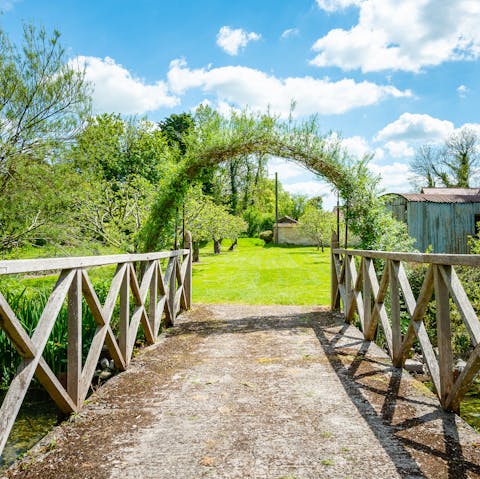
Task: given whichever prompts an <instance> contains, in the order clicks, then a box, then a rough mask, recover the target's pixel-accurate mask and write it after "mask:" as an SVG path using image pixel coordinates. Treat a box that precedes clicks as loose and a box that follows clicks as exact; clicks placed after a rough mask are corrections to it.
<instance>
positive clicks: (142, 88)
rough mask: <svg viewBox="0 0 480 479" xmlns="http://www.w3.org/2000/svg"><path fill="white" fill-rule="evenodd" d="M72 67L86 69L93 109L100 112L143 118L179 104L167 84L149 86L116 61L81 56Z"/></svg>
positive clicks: (158, 83) (73, 62) (107, 58)
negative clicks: (133, 115) (91, 93)
mask: <svg viewBox="0 0 480 479" xmlns="http://www.w3.org/2000/svg"><path fill="white" fill-rule="evenodd" d="M71 64H72V65H75V66H76V65H78V66H79V67H80V68H83V67H84V68H85V76H86V79H87V80H88V81H90V82H92V84H93V87H94V91H93V108H94V110H95V111H97V112H119V113H124V114H143V113H146V112H149V111H154V110H157V109H159V108H161V107H173V106H175V105H177V104H178V103H179V99H178V98H177V97H175V96H172V95H171V94H170V93H169V92H168V86H167V84H166V83H165V82H163V81H158V82H156V83H154V84H152V85H149V84H146V83H145V82H144V81H143V80H141V79H140V78H136V77H134V76H133V75H132V74H131V73H130V72H129V71H128V70H127V69H126V68H125V67H123V66H122V65H119V64H118V63H116V62H115V60H113V59H112V58H109V57H105V58H104V59H102V58H97V57H86V56H79V57H77V58H76V59H74V60H72V61H71Z"/></svg>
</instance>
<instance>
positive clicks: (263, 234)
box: [258, 230, 273, 243]
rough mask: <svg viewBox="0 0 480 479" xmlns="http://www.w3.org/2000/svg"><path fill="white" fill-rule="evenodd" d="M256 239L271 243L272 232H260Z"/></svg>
mask: <svg viewBox="0 0 480 479" xmlns="http://www.w3.org/2000/svg"><path fill="white" fill-rule="evenodd" d="M258 237H259V238H260V239H262V240H263V241H265V243H271V242H272V241H273V231H272V230H266V231H262V232H261V233H260V234H259V235H258Z"/></svg>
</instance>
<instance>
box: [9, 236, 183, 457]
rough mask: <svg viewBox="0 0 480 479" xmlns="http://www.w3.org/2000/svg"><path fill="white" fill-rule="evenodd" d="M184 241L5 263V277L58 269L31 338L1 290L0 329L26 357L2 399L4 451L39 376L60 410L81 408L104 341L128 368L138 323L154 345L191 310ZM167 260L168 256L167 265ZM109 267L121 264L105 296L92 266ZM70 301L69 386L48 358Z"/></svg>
mask: <svg viewBox="0 0 480 479" xmlns="http://www.w3.org/2000/svg"><path fill="white" fill-rule="evenodd" d="M185 246H186V249H179V250H175V251H161V252H155V253H143V254H123V255H122V254H120V255H110V256H80V257H70V258H43V259H31V260H7V261H0V275H7V274H16V273H33V272H39V271H42V272H47V271H50V272H53V271H56V272H58V274H59V276H58V279H57V282H56V284H55V286H54V287H53V291H52V292H51V293H50V295H49V297H48V301H47V302H46V304H45V307H44V309H43V312H42V313H41V315H40V316H39V318H38V321H37V324H36V326H35V330H34V332H33V334H32V335H30V334H29V333H28V332H27V331H26V329H25V327H24V326H23V324H22V322H21V321H20V319H19V318H18V317H17V315H16V313H15V311H14V310H13V309H12V307H11V306H10V304H9V303H8V301H7V299H6V298H5V296H4V295H3V294H2V292H1V291H0V331H3V332H4V333H5V334H6V335H7V337H8V338H9V340H10V342H11V344H12V347H13V348H14V349H15V350H16V351H17V352H18V354H19V355H20V357H21V362H20V365H19V367H18V369H17V374H16V376H15V377H14V378H13V379H12V381H11V382H10V385H9V388H8V391H7V393H6V395H5V398H4V399H3V402H2V403H1V404H0V454H1V452H2V450H3V448H4V446H5V443H6V441H7V438H8V435H9V433H10V431H11V429H12V426H13V423H14V421H15V418H16V417H17V414H18V412H19V410H20V406H21V404H22V402H23V400H24V398H25V394H26V393H27V390H28V387H29V385H30V383H31V381H32V379H33V376H34V375H36V376H37V378H38V379H39V381H40V383H41V384H42V385H43V386H44V388H45V389H46V390H47V392H48V393H49V394H50V396H51V398H52V399H53V400H54V401H55V402H56V403H57V406H58V407H59V408H60V409H61V410H62V411H63V412H65V413H70V412H74V411H78V410H80V409H81V407H82V405H83V403H84V400H85V398H86V397H87V394H88V392H89V390H90V387H91V383H92V380H93V377H94V375H95V371H96V368H97V364H98V361H99V359H100V356H101V354H102V351H103V346H104V345H106V346H107V349H108V351H109V354H110V357H111V359H113V361H114V363H115V367H116V368H117V369H118V370H125V369H126V368H127V367H128V365H129V363H130V360H131V358H132V355H133V350H134V347H135V342H136V338H137V332H138V330H139V328H140V326H141V327H142V329H143V333H144V336H145V341H146V343H147V344H153V343H155V341H156V340H157V338H158V335H159V333H160V331H161V326H162V325H164V326H166V327H168V326H172V325H174V323H175V319H176V317H177V314H178V312H180V311H185V310H187V309H189V308H190V307H191V303H192V254H191V246H192V238H191V235H190V233H189V232H186V234H185ZM162 259H168V261H167V262H166V264H164V263H163V262H162V261H160V260H162ZM138 262H141V263H143V265H144V268H141V270H140V269H139V268H137V267H136V266H137V265H136V263H138ZM106 265H117V268H116V271H115V273H114V275H113V277H112V279H111V281H110V286H109V289H108V293H107V296H106V298H104V299H103V298H102V299H103V301H100V298H99V296H98V294H97V291H96V290H95V288H94V286H93V284H92V282H91V280H90V277H89V271H88V268H89V267H94V266H106ZM65 304H66V305H67V355H66V356H67V357H66V360H67V361H66V373H67V377H66V387H65V384H62V383H61V381H60V380H59V379H58V378H57V377H56V375H55V374H54V372H53V371H52V369H51V367H50V366H49V364H48V363H47V362H46V361H45V359H44V358H43V352H44V349H45V347H46V345H47V342H48V339H49V337H50V334H51V333H52V330H53V327H54V325H55V322H56V321H57V319H58V316H59V314H60V312H61V309H62V308H63V307H64V305H65ZM117 306H118V309H117ZM86 309H88V310H90V312H91V314H92V317H93V320H94V321H95V324H96V330H95V333H94V336H93V339H92V340H91V343H90V345H89V349H88V353H87V355H86V359H85V361H84V354H83V346H84V344H83V335H84V331H83V327H82V323H83V311H84V310H86ZM164 315H165V317H164ZM114 316H115V318H116V319H118V321H117V324H116V329H115V331H114V330H113V329H112V318H113V317H114Z"/></svg>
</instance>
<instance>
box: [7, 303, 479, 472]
mask: <svg viewBox="0 0 480 479" xmlns="http://www.w3.org/2000/svg"><path fill="white" fill-rule="evenodd" d="M6 477H8V478H13V477H19V478H20V477H21V478H41V479H48V478H56V479H61V478H65V479H67V478H68V479H75V478H95V479H100V478H136V479H140V478H152V479H153V478H155V479H162V478H169V479H173V478H175V479H180V478H192V479H193V478H202V477H206V478H258V479H260V478H272V479H294V478H296V479H307V478H312V479H313V478H315V479H318V478H348V477H349V478H352V479H353V478H372V477H381V478H396V477H410V478H414V477H415V478H416V477H431V478H436V479H440V478H455V479H459V478H460V479H462V478H470V477H480V435H478V434H476V433H475V432H474V431H473V430H472V429H471V428H470V427H469V426H467V425H466V424H465V423H463V422H462V421H461V420H460V419H459V418H458V417H456V416H455V415H453V414H449V413H445V412H444V411H443V410H442V409H441V408H440V407H439V405H438V401H437V400H436V398H435V397H434V396H433V395H432V394H429V393H428V390H426V388H424V387H423V386H422V385H421V384H420V383H418V382H417V381H415V380H413V379H412V378H411V377H410V376H409V375H408V374H406V373H403V374H402V373H401V372H399V371H398V370H395V369H394V368H392V367H391V365H390V362H389V360H388V358H387V356H386V355H385V354H384V353H383V352H382V351H381V350H380V349H378V348H377V347H376V346H375V345H373V344H369V343H366V342H364V341H363V339H362V336H361V334H360V333H359V332H358V331H357V330H356V329H355V328H352V327H348V326H346V325H345V324H342V323H341V319H340V318H338V317H336V316H334V315H332V314H331V313H329V312H327V311H322V310H319V309H312V308H306V307H293V306H227V305H225V306H222V305H216V306H199V305H197V306H195V307H194V308H193V310H192V311H190V312H189V313H187V314H184V315H183V316H182V317H180V318H179V319H178V322H177V326H176V327H175V328H173V329H172V330H170V331H169V332H168V333H167V335H166V337H165V338H164V339H162V340H161V341H160V342H159V343H157V344H156V345H154V346H152V347H149V348H147V349H145V350H144V351H143V352H141V353H140V354H138V356H137V357H136V358H135V360H134V361H133V363H132V367H131V368H130V369H129V370H128V371H127V372H125V373H122V374H120V375H118V376H116V377H115V378H114V379H112V380H111V381H109V382H108V383H107V384H106V385H105V386H104V387H102V388H100V389H99V390H98V391H97V393H96V394H95V395H93V396H92V397H91V398H90V400H89V404H88V405H87V406H86V407H85V409H83V410H82V412H81V413H80V414H79V415H77V416H76V417H73V418H72V419H71V421H70V422H67V423H64V424H62V425H61V426H59V427H58V428H57V429H55V430H54V431H53V432H52V433H51V434H50V435H49V436H48V437H47V438H45V440H43V441H42V443H41V444H39V445H38V446H37V448H36V449H35V450H34V451H33V452H32V453H31V454H30V455H28V456H26V457H25V458H24V459H23V461H22V462H21V463H19V464H17V465H16V466H15V467H14V468H12V469H10V470H9V471H7V472H6Z"/></svg>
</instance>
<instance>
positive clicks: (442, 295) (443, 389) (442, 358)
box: [433, 265, 453, 407]
mask: <svg viewBox="0 0 480 479" xmlns="http://www.w3.org/2000/svg"><path fill="white" fill-rule="evenodd" d="M440 268H445V270H450V269H451V266H439V265H436V266H434V270H433V278H434V286H435V302H436V317H437V343H438V367H439V370H440V391H438V393H439V398H440V403H441V405H442V406H443V407H446V404H447V399H448V396H449V394H450V391H451V389H452V386H453V375H452V370H453V355H452V330H451V326H450V301H449V291H448V285H447V284H446V283H445V279H444V278H443V277H442V274H441V272H440Z"/></svg>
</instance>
